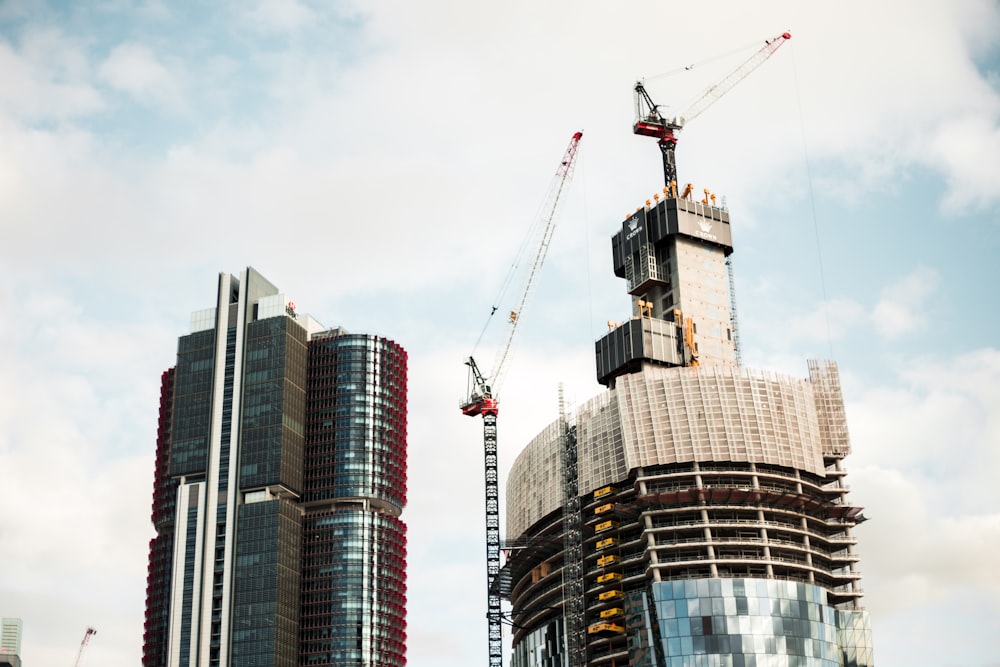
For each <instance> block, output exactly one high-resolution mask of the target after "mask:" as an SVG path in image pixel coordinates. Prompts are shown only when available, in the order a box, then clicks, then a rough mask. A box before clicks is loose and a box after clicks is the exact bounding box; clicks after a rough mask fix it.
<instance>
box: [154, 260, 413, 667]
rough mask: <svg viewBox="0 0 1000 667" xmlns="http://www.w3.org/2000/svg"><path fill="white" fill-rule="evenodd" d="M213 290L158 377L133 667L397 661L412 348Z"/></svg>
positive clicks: (255, 283)
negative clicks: (150, 535) (148, 534)
mask: <svg viewBox="0 0 1000 667" xmlns="http://www.w3.org/2000/svg"><path fill="white" fill-rule="evenodd" d="M217 295H218V300H217V303H216V307H215V308H210V309H206V310H203V311H198V312H196V313H194V314H193V316H192V318H191V332H190V333H189V334H188V335H185V336H182V337H181V338H180V340H179V341H178V350H177V364H176V366H175V368H173V369H171V370H169V371H167V372H166V373H164V375H163V378H162V382H161V400H160V428H159V431H158V436H157V453H156V471H155V482H154V494H153V512H152V518H153V526H154V528H155V529H156V532H157V535H156V537H155V538H154V539H153V540H152V541H151V542H150V552H149V578H148V579H147V596H146V599H147V602H146V626H145V634H144V645H143V665H146V666H147V667H154V666H155V667H166V666H169V667H194V666H198V667H215V666H219V667H227V666H230V665H232V666H243V667H253V666H256V665H268V666H269V667H272V666H273V667H298V666H300V665H302V666H305V665H310V666H311V665H317V666H319V665H338V666H340V665H344V666H349V667H400V666H402V665H405V664H406V526H405V524H404V523H403V522H402V520H401V514H402V511H403V507H404V505H405V504H406V381H407V377H406V364H407V355H406V352H405V351H404V350H403V348H401V347H400V346H399V345H398V344H396V343H395V342H393V341H391V340H388V339H386V338H381V337H378V336H371V335H359V334H350V333H347V332H346V331H344V330H342V329H325V328H324V327H322V326H321V325H320V324H319V323H318V322H316V321H315V320H313V319H312V318H311V317H309V316H307V315H300V314H299V313H298V312H297V311H296V308H295V304H294V302H292V301H290V300H289V299H288V298H287V297H286V296H285V295H284V294H282V293H281V292H280V291H279V290H278V289H277V288H276V287H275V286H274V285H272V284H271V283H270V282H268V281H267V280H266V279H265V278H264V277H263V276H261V275H260V274H259V273H257V272H256V271H255V270H254V269H252V268H248V269H247V270H246V271H244V272H243V273H242V274H241V275H240V276H238V277H237V276H233V275H227V274H221V275H220V276H219V282H218V290H217Z"/></svg>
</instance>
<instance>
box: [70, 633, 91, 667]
mask: <svg viewBox="0 0 1000 667" xmlns="http://www.w3.org/2000/svg"><path fill="white" fill-rule="evenodd" d="M96 634H97V630H95V629H94V628H87V631H86V632H84V633H83V639H82V640H80V650H79V651H77V652H76V662H74V663H73V667H80V658H82V657H83V649H85V648H87V644H88V643H90V638H91V637H93V636H94V635H96Z"/></svg>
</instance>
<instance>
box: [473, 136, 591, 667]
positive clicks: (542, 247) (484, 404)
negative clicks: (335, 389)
mask: <svg viewBox="0 0 1000 667" xmlns="http://www.w3.org/2000/svg"><path fill="white" fill-rule="evenodd" d="M581 137H583V132H577V133H575V134H574V135H573V137H572V139H570V142H569V146H567V148H566V151H565V153H564V154H563V157H562V160H560V162H559V167H558V168H557V169H556V173H555V176H554V177H553V180H552V184H551V186H550V188H549V193H548V195H547V197H546V200H545V203H544V205H543V207H542V209H541V211H542V215H543V216H544V218H543V222H544V228H543V231H542V237H541V242H540V243H539V246H538V248H537V250H536V253H535V259H534V262H533V263H532V265H531V268H530V270H529V271H528V276H527V279H526V282H525V285H524V289H523V290H522V291H521V296H520V299H519V301H518V305H517V309H516V310H512V311H511V313H510V318H509V320H508V323H509V325H510V326H509V328H508V332H507V337H506V340H505V342H504V344H503V346H501V347H500V349H499V353H498V354H497V358H496V362H495V363H494V367H493V370H492V371H491V372H490V375H489V376H484V375H483V374H482V373H481V372H480V370H479V366H478V365H477V364H476V360H475V359H474V358H473V357H471V356H470V357H469V358H468V359H467V360H466V362H465V363H466V365H467V366H468V367H469V396H468V398H467V399H466V400H464V401H463V402H462V404H461V409H462V414H464V415H468V416H470V417H478V416H480V415H481V416H482V417H483V450H484V452H485V457H486V459H485V479H486V591H487V610H486V618H487V622H488V626H489V627H488V635H489V665H490V667H502V666H503V652H502V650H503V646H502V643H503V635H502V628H501V620H502V619H501V614H500V587H499V581H498V577H499V574H500V487H499V479H498V477H499V475H498V471H497V413H498V403H497V398H496V392H497V388H498V385H499V381H500V380H501V379H502V373H503V371H504V366H505V364H506V361H507V358H508V354H509V352H510V346H511V342H512V341H513V339H514V333H515V332H516V331H517V326H518V324H519V323H520V321H521V316H522V314H523V312H524V307H525V304H526V302H527V299H528V294H529V293H530V292H531V287H532V284H533V282H534V278H535V275H536V274H537V273H538V270H539V269H541V267H542V264H543V263H544V262H545V256H546V254H547V253H548V249H549V243H550V241H551V239H552V232H553V231H554V230H555V216H556V211H557V209H558V207H559V202H560V199H561V197H562V194H563V191H564V190H565V189H566V186H567V185H568V184H569V183H570V181H571V180H572V178H573V171H574V168H575V166H576V155H577V148H578V147H579V144H580V139H581Z"/></svg>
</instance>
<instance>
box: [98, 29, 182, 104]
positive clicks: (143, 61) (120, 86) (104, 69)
mask: <svg viewBox="0 0 1000 667" xmlns="http://www.w3.org/2000/svg"><path fill="white" fill-rule="evenodd" d="M177 69H178V65H176V64H174V65H173V66H169V67H168V66H167V65H165V64H164V63H163V62H162V61H161V58H160V57H158V55H157V54H156V53H154V52H153V51H152V50H151V49H150V48H149V47H147V46H144V45H142V44H136V43H132V42H129V43H125V44H119V45H118V46H116V47H115V48H114V49H113V50H112V51H111V53H109V54H108V56H107V58H105V59H104V61H103V62H102V63H101V65H100V67H99V68H98V73H99V75H100V77H101V79H102V80H103V81H104V82H105V83H107V84H108V85H109V86H111V87H112V88H114V89H115V90H119V91H121V92H124V93H127V94H128V95H130V96H132V97H133V98H135V100H136V101H138V102H140V103H142V104H145V105H147V106H154V105H156V106H158V107H160V109H161V110H170V111H178V110H182V109H185V108H186V107H187V103H186V101H185V99H184V96H183V90H184V86H183V84H182V77H181V75H180V73H179V72H178V71H177Z"/></svg>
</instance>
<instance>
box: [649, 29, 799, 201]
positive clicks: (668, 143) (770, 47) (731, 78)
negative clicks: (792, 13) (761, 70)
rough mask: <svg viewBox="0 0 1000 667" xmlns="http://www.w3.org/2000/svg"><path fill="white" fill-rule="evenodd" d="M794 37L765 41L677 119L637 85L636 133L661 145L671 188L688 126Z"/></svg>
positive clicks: (667, 184) (673, 184) (782, 34)
mask: <svg viewBox="0 0 1000 667" xmlns="http://www.w3.org/2000/svg"><path fill="white" fill-rule="evenodd" d="M791 38H792V35H791V33H788V32H783V33H781V34H780V35H777V36H776V37H774V38H773V39H769V40H767V41H765V42H764V46H762V47H761V48H760V49H759V50H758V51H757V52H756V53H754V54H753V55H752V56H750V57H749V58H747V59H746V60H745V61H744V62H743V63H742V64H741V65H740V66H739V67H737V68H736V69H734V70H733V71H732V72H730V73H729V74H727V75H726V76H725V77H723V78H722V80H720V81H719V82H718V83H716V84H715V85H714V86H712V87H711V88H709V89H708V90H706V91H705V92H704V93H703V94H702V96H701V97H699V98H698V99H697V100H696V101H695V102H694V104H692V105H691V106H690V107H689V108H688V109H687V111H685V112H684V113H683V114H681V115H679V116H675V117H674V118H666V117H665V116H663V115H661V114H660V109H659V107H658V106H657V105H656V104H654V103H653V100H652V99H650V97H649V93H647V92H646V87H645V86H644V85H643V83H642V81H638V82H636V84H635V116H636V121H635V124H634V125H633V126H632V132H633V133H635V134H641V135H642V136H644V137H653V138H655V139H657V142H656V143H657V145H658V146H659V147H660V152H661V153H662V154H663V177H664V178H665V179H666V186H667V187H668V188H676V187H677V185H676V184H677V163H676V162H675V160H674V148H675V147H676V146H677V134H678V133H679V132H680V131H681V129H682V128H683V127H684V125H685V123H688V122H690V121H692V120H694V119H695V118H697V117H698V116H700V115H701V113H702V112H703V111H705V110H706V109H708V108H709V107H710V106H712V105H713V104H715V102H716V101H717V100H718V99H719V98H720V97H722V96H723V95H725V94H726V93H728V92H729V91H730V90H732V88H733V86H735V85H736V84H737V83H739V82H740V81H742V80H743V79H744V78H746V76H747V75H748V74H750V72H752V71H754V70H755V69H757V68H758V67H759V66H760V65H761V64H763V62H764V61H765V60H767V59H768V58H770V57H771V56H772V55H774V52H775V51H777V50H778V49H779V48H780V47H781V45H782V44H784V43H785V42H786V41H788V40H790V39H791Z"/></svg>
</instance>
